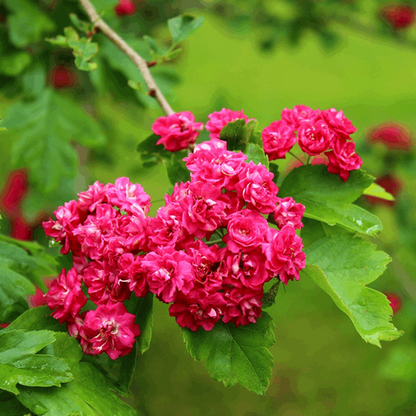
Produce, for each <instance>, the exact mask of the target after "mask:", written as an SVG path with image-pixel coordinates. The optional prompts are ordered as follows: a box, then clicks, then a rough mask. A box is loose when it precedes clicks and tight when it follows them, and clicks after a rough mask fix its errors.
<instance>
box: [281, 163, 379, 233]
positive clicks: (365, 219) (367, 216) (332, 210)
mask: <svg viewBox="0 0 416 416" xmlns="http://www.w3.org/2000/svg"><path fill="white" fill-rule="evenodd" d="M373 180H374V178H373V177H372V176H370V175H367V174H366V173H364V172H363V171H361V170H355V171H352V172H351V174H350V177H349V178H348V180H347V182H345V183H344V182H343V181H342V179H341V178H340V177H339V176H338V175H334V174H332V173H329V172H327V170H326V166H322V165H315V166H312V165H307V166H301V167H299V168H296V169H293V170H292V171H291V172H290V173H289V174H288V175H287V177H286V178H285V180H284V181H283V183H282V185H281V187H280V190H279V197H281V198H284V197H287V196H291V197H292V198H293V199H294V200H295V201H296V202H298V203H301V204H303V205H305V208H306V210H305V215H304V216H305V217H308V218H312V219H315V220H319V221H323V222H326V223H327V224H329V225H336V224H339V225H341V226H342V227H345V228H347V229H348V230H351V231H356V232H360V233H364V234H368V235H376V234H378V233H379V232H380V231H381V230H382V224H381V221H380V220H379V219H378V218H377V217H376V216H375V215H373V214H371V213H369V212H368V211H366V210H365V209H363V208H360V207H358V206H357V205H353V204H352V202H354V201H355V200H356V199H357V198H359V197H360V196H361V195H362V193H363V191H364V190H365V189H367V188H368V187H369V186H370V184H371V183H372V182H373Z"/></svg>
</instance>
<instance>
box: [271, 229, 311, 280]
mask: <svg viewBox="0 0 416 416" xmlns="http://www.w3.org/2000/svg"><path fill="white" fill-rule="evenodd" d="M269 238H270V240H269V243H268V244H266V250H265V252H266V257H267V263H266V267H267V268H268V269H270V270H271V271H272V272H273V273H275V274H276V275H277V274H280V275H279V278H280V280H281V281H282V282H283V283H284V284H285V285H287V283H288V282H289V280H293V278H295V279H296V280H299V271H300V270H302V269H304V268H305V258H306V255H305V253H304V252H303V251H302V249H303V244H302V239H301V238H300V237H298V236H297V235H296V232H295V229H294V228H293V227H291V226H290V225H285V226H284V227H283V228H282V229H281V230H280V231H277V230H273V229H270V234H269Z"/></svg>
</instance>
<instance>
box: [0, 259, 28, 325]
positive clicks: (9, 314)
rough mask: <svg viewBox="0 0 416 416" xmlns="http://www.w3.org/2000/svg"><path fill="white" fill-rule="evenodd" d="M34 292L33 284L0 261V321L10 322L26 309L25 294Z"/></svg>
mask: <svg viewBox="0 0 416 416" xmlns="http://www.w3.org/2000/svg"><path fill="white" fill-rule="evenodd" d="M33 294H35V287H34V286H33V284H32V283H31V282H30V281H29V280H28V279H26V277H24V276H22V275H21V274H19V273H16V272H15V271H13V270H11V269H9V267H8V265H7V264H5V263H1V262H0V305H1V308H0V322H4V323H6V322H10V321H12V320H13V319H14V318H16V317H18V316H19V315H20V314H22V313H23V312H24V311H25V310H27V309H28V307H29V305H28V303H27V296H28V295H33Z"/></svg>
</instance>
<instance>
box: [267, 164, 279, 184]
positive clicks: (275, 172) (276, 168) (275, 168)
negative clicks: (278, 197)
mask: <svg viewBox="0 0 416 416" xmlns="http://www.w3.org/2000/svg"><path fill="white" fill-rule="evenodd" d="M267 159H268V158H267ZM269 171H270V172H272V173H273V175H274V177H273V182H274V183H275V184H277V180H278V179H279V166H278V165H276V164H275V163H270V162H269Z"/></svg>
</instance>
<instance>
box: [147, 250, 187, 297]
mask: <svg viewBox="0 0 416 416" xmlns="http://www.w3.org/2000/svg"><path fill="white" fill-rule="evenodd" d="M191 262H192V258H191V257H190V256H188V255H187V254H185V253H184V252H183V251H175V249H174V248H172V247H161V248H158V250H157V252H153V251H152V252H150V253H148V254H146V256H145V257H144V259H143V260H142V270H143V271H144V272H145V273H146V274H147V283H148V285H149V290H150V291H151V292H152V293H155V294H156V295H157V296H158V298H159V299H160V300H162V301H163V302H165V303H170V302H173V301H174V300H175V298H176V296H177V295H178V293H179V292H182V293H183V294H184V295H187V294H188V293H189V291H190V290H191V289H192V288H193V286H194V282H195V274H194V270H193V267H192V264H191Z"/></svg>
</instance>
